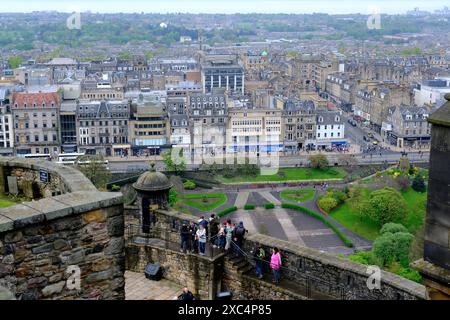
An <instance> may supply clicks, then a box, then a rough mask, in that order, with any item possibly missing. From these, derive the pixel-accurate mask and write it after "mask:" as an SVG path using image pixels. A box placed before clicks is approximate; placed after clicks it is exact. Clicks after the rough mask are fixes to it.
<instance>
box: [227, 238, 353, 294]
mask: <svg viewBox="0 0 450 320" xmlns="http://www.w3.org/2000/svg"><path fill="white" fill-rule="evenodd" d="M244 241H245V240H244ZM231 245H232V248H233V250H234V252H235V253H237V254H238V255H240V256H242V257H243V258H244V259H245V260H246V261H247V262H248V263H249V264H250V265H251V266H252V267H254V268H256V259H255V257H254V255H253V254H252V253H251V252H245V251H244V250H243V249H242V248H240V247H239V246H238V245H237V244H236V243H235V242H234V241H232V242H231ZM259 260H260V261H261V263H262V267H263V268H264V266H265V268H266V269H269V270H270V261H269V260H265V259H259ZM265 271H266V272H267V270H265ZM283 275H284V276H285V278H289V279H290V280H294V281H293V282H291V284H292V285H294V286H295V285H296V284H298V287H297V288H296V289H300V290H301V291H302V293H303V294H302V295H304V296H305V297H306V298H307V299H340V300H347V299H348V298H349V297H351V294H350V290H349V289H348V288H346V287H345V285H343V284H341V283H332V282H329V281H326V280H323V279H320V278H318V277H315V276H313V275H310V274H307V273H305V271H299V270H295V269H293V268H289V267H285V266H283V265H281V267H280V278H283ZM299 280H300V281H299ZM302 289H303V290H302Z"/></svg>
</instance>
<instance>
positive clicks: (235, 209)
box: [216, 206, 238, 218]
mask: <svg viewBox="0 0 450 320" xmlns="http://www.w3.org/2000/svg"><path fill="white" fill-rule="evenodd" d="M237 209H238V208H237V207H236V206H233V207H229V208H225V209H223V210H221V211H219V212H217V214H216V216H218V217H219V218H222V217H223V216H224V215H227V214H229V213H231V212H234V211H237Z"/></svg>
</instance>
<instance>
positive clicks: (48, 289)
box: [42, 281, 66, 297]
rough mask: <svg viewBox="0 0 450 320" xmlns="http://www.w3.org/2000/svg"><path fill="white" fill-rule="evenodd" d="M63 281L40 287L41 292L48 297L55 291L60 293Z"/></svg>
mask: <svg viewBox="0 0 450 320" xmlns="http://www.w3.org/2000/svg"><path fill="white" fill-rule="evenodd" d="M65 284H66V283H65V281H60V282H57V283H54V284H51V285H48V286H46V287H45V288H44V289H42V294H43V295H44V297H48V296H51V295H54V294H57V293H61V291H62V290H63V289H64V286H65Z"/></svg>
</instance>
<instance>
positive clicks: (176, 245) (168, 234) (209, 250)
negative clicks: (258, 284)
mask: <svg viewBox="0 0 450 320" xmlns="http://www.w3.org/2000/svg"><path fill="white" fill-rule="evenodd" d="M125 236H126V241H127V244H132V243H133V244H139V245H147V246H154V247H160V248H164V249H169V250H173V251H180V252H183V253H185V254H188V253H189V254H198V253H199V242H198V241H196V240H195V239H193V238H192V236H190V237H189V239H188V243H187V246H185V247H184V246H182V245H183V244H184V243H182V241H181V235H180V232H179V229H177V228H160V227H157V226H156V225H142V224H129V225H127V227H126V232H125ZM217 238H218V236H217V235H215V236H213V237H207V239H206V243H205V254H204V255H203V256H205V257H207V258H215V257H217V256H219V255H220V254H223V253H224V251H223V250H222V249H221V248H218V247H216V246H215V243H216V239H217Z"/></svg>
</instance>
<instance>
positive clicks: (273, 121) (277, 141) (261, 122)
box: [227, 108, 283, 156]
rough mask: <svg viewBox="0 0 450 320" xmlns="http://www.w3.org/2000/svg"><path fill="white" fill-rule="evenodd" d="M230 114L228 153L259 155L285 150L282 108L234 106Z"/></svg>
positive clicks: (229, 111)
mask: <svg viewBox="0 0 450 320" xmlns="http://www.w3.org/2000/svg"><path fill="white" fill-rule="evenodd" d="M228 115H229V119H228V129H227V153H238V154H240V155H244V154H246V155H250V154H251V155H253V156H259V155H260V153H261V152H268V153H276V152H280V151H282V150H283V142H282V141H283V125H282V110H280V109H275V108H271V109H268V108H264V109H262V108H261V109H256V108H255V109H251V108H233V109H229V110H228Z"/></svg>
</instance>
